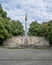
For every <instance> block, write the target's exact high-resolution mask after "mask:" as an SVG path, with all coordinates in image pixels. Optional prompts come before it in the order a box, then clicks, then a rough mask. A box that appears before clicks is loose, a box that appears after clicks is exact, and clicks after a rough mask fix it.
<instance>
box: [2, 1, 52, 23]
mask: <svg viewBox="0 0 52 65" xmlns="http://www.w3.org/2000/svg"><path fill="white" fill-rule="evenodd" d="M1 1H2V0H1ZM3 1H4V0H3ZM6 1H8V0H6ZM2 6H3V8H4V9H5V10H6V11H7V13H8V16H10V17H11V18H12V19H15V20H20V21H22V23H23V24H24V14H25V13H27V14H28V24H30V23H31V21H32V20H37V21H38V22H43V21H47V20H51V19H52V0H9V1H8V2H7V3H6V2H4V3H2Z"/></svg>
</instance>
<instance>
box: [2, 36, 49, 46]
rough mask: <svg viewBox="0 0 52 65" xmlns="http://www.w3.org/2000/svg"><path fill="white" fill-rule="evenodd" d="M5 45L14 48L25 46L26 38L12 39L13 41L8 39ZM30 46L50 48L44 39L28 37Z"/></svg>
mask: <svg viewBox="0 0 52 65" xmlns="http://www.w3.org/2000/svg"><path fill="white" fill-rule="evenodd" d="M3 45H5V46H14V47H17V46H18V45H24V36H17V37H12V38H11V39H7V40H5V41H4V43H3ZM28 45H34V46H49V42H48V41H47V40H45V39H44V38H43V37H34V36H29V37H28Z"/></svg>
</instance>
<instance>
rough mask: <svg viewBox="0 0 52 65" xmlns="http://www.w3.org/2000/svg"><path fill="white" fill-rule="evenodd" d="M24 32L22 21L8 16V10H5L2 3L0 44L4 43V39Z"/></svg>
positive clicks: (0, 9)
mask: <svg viewBox="0 0 52 65" xmlns="http://www.w3.org/2000/svg"><path fill="white" fill-rule="evenodd" d="M23 34H24V30H23V25H22V23H21V22H20V21H15V20H11V18H10V17H7V12H6V11H4V10H3V8H2V6H1V4H0V45H2V44H3V41H4V40H6V39H7V38H10V37H12V36H18V35H23Z"/></svg>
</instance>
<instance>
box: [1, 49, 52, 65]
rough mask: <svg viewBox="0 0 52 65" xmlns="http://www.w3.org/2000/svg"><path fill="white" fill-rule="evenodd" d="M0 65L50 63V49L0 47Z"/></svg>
mask: <svg viewBox="0 0 52 65" xmlns="http://www.w3.org/2000/svg"><path fill="white" fill-rule="evenodd" d="M0 65H52V49H3V48H0Z"/></svg>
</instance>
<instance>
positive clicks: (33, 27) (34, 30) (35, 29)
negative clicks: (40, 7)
mask: <svg viewBox="0 0 52 65" xmlns="http://www.w3.org/2000/svg"><path fill="white" fill-rule="evenodd" d="M40 26H41V25H40V24H39V23H38V22H37V21H33V22H32V23H31V24H30V26H29V31H28V34H29V35H33V36H40Z"/></svg>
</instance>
